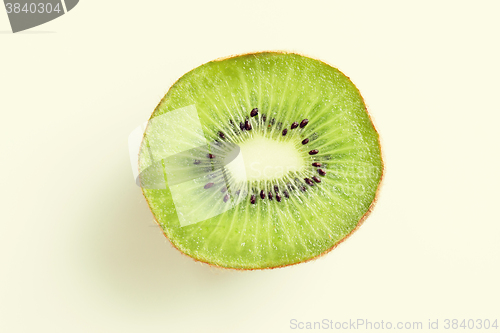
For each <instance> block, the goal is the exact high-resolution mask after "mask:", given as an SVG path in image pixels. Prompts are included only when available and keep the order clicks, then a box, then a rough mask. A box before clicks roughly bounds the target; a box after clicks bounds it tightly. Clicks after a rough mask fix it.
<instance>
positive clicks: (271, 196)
mask: <svg viewBox="0 0 500 333" xmlns="http://www.w3.org/2000/svg"><path fill="white" fill-rule="evenodd" d="M267 197H268V198H269V200H273V192H271V191H269V193H268V194H267Z"/></svg>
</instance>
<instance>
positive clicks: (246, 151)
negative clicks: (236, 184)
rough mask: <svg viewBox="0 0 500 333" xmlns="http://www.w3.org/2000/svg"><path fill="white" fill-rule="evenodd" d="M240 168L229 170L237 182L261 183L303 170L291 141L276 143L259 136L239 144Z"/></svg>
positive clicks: (302, 162) (298, 153)
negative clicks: (242, 166)
mask: <svg viewBox="0 0 500 333" xmlns="http://www.w3.org/2000/svg"><path fill="white" fill-rule="evenodd" d="M239 147H240V153H241V155H240V157H241V158H240V159H239V160H240V163H238V164H240V166H241V164H243V165H244V168H241V167H240V168H229V171H230V172H231V174H232V176H233V177H234V178H235V179H237V180H247V181H261V180H275V179H279V178H282V177H283V176H284V175H286V174H287V173H289V172H297V171H300V170H302V169H303V168H304V165H305V162H304V158H303V156H301V153H300V152H299V151H298V149H297V146H296V145H295V143H294V142H293V141H288V140H286V141H281V140H280V141H276V140H273V139H271V138H267V137H264V136H261V135H255V136H253V137H252V138H249V139H248V140H246V141H245V142H242V143H240V144H239Z"/></svg>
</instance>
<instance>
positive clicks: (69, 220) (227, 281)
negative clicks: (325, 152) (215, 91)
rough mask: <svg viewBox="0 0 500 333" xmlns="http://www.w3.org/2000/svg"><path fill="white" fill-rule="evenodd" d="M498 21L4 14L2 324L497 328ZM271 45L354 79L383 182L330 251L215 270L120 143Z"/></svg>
mask: <svg viewBox="0 0 500 333" xmlns="http://www.w3.org/2000/svg"><path fill="white" fill-rule="evenodd" d="M499 12H500V2H498V1H478V2H464V1H447V2H444V1H427V2H426V1H418V2H417V1H415V2H411V3H410V2H403V1H317V2H315V1H310V2H304V1H274V2H268V1H246V2H237V1H197V2H194V1H176V2H173V1H136V2H127V1H92V0H83V1H81V2H80V4H79V5H78V6H77V7H76V8H75V9H74V10H72V11H71V12H69V13H68V14H67V15H64V16H63V17H61V18H59V19H57V20H54V21H52V22H49V23H47V24H45V25H42V26H39V27H36V28H34V29H32V30H29V31H26V32H24V33H18V34H15V35H13V34H11V33H9V32H8V31H9V29H10V27H9V25H8V21H7V15H6V14H5V11H3V10H0V31H1V33H0V48H1V53H0V96H1V97H0V112H1V123H2V126H1V130H0V136H1V138H0V139H1V140H0V145H1V154H2V158H1V164H0V170H1V176H2V177H1V186H0V195H1V197H0V203H1V210H0V220H1V224H0V260H1V262H0V267H1V268H0V269H1V271H0V331H1V332H120V333H125V332H176V333H177V332H258V331H259V332H289V331H292V330H291V329H290V324H289V323H290V320H291V319H294V318H295V319H297V320H299V321H319V320H322V319H325V318H326V319H332V320H335V321H345V320H349V319H357V318H363V319H368V320H371V321H380V320H384V321H391V322H393V323H394V325H395V323H396V322H397V321H417V320H418V321H423V322H424V325H426V324H427V322H428V319H433V320H435V319H439V320H440V323H441V324H442V321H443V320H444V319H446V318H451V319H453V318H457V319H464V318H465V319H469V318H472V319H478V318H489V319H494V318H497V319H499V320H500V311H499V310H500V306H499V297H500V288H499V285H498V281H499V280H500V268H499V261H500V260H499V258H500V243H499V235H500V223H499V222H500V219H499V217H498V212H497V209H498V201H499V199H500V195H499V185H500V181H499V180H500V179H499V175H498V172H499V166H500V165H499V164H500V163H499V161H500V159H499V148H498V144H499V143H500V140H499V134H498V128H499V123H500V116H499V111H500V110H499V104H498V95H499V88H500V83H499V82H500V80H499V76H500V65H499V62H498V59H500V48H499V32H500V23H499V22H500V21H499V20H498V13H499ZM273 49H284V50H290V51H297V52H300V53H304V54H307V55H310V56H313V57H317V58H320V59H322V60H324V61H326V62H329V63H331V64H332V65H334V66H336V67H338V68H339V69H340V70H342V71H343V72H344V73H345V74H346V75H348V76H349V77H350V78H351V79H352V80H353V81H354V83H355V84H356V85H357V86H358V87H359V89H360V90H361V92H362V94H363V96H364V97H365V99H366V102H367V104H368V106H369V109H370V112H371V114H372V116H373V118H374V120H375V123H376V125H377V127H378V130H379V132H380V134H381V137H382V140H383V141H382V143H383V148H384V153H385V160H386V169H387V170H386V171H387V174H386V178H385V183H384V187H383V189H382V192H381V196H380V200H379V203H378V205H377V207H376V209H375V211H374V212H373V214H372V215H371V217H370V218H369V219H368V220H367V221H366V223H365V224H364V225H363V227H362V228H361V229H360V230H359V231H358V232H357V233H356V234H355V235H354V236H353V237H352V238H350V239H349V240H348V241H347V242H345V243H344V244H343V245H341V246H340V247H339V248H337V249H336V250H335V251H333V252H332V253H330V254H329V255H327V256H326V257H324V258H321V259H319V260H317V261H314V262H311V263H307V264H301V265H298V266H294V267H290V268H286V269H278V270H273V271H258V272H234V271H218V270H215V269H211V268H209V267H206V266H203V265H201V264H199V263H195V262H193V261H191V260H190V259H189V258H186V257H184V256H182V255H181V254H179V253H178V252H176V250H174V249H173V248H172V247H171V246H170V245H169V244H168V243H167V241H166V240H165V239H164V237H163V235H162V234H161V232H160V230H159V229H158V228H157V227H155V224H154V222H153V219H152V216H151V214H150V212H149V210H148V207H147V205H146V203H145V201H144V199H143V197H142V194H141V191H140V189H139V188H138V187H137V186H135V184H134V182H133V180H132V171H131V169H130V163H129V157H128V152H127V136H128V134H129V132H130V131H131V130H132V129H133V128H135V127H136V126H138V125H139V124H141V123H142V122H143V121H145V120H147V118H148V117H149V115H150V113H151V112H152V110H153V109H154V107H155V106H156V104H157V103H158V102H159V100H160V98H161V97H162V96H163V94H164V93H165V92H166V91H167V89H168V87H169V86H170V85H171V84H172V83H173V82H174V81H175V80H176V79H177V78H179V77H180V76H181V75H182V74H184V73H185V72H187V71H189V70H190V69H192V68H194V67H196V66H198V65H200V64H202V63H204V62H207V61H210V60H212V59H214V58H218V57H225V56H228V55H232V54H238V53H243V52H251V51H259V50H273Z"/></svg>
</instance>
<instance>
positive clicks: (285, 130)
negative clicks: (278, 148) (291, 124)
mask: <svg viewBox="0 0 500 333" xmlns="http://www.w3.org/2000/svg"><path fill="white" fill-rule="evenodd" d="M287 132H288V130H287V129H286V128H285V129H284V130H283V132H281V134H282V135H283V136H285V135H286V133H287Z"/></svg>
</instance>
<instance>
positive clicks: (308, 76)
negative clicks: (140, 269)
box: [139, 52, 383, 269]
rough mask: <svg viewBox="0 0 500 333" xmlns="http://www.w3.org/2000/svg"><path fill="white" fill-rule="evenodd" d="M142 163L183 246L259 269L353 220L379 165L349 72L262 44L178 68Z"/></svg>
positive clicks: (346, 229) (366, 202) (335, 240)
mask: <svg viewBox="0 0 500 333" xmlns="http://www.w3.org/2000/svg"><path fill="white" fill-rule="evenodd" d="M139 169H140V170H139V171H140V182H141V186H142V187H143V193H144V195H145V197H146V200H147V202H148V204H149V207H150V209H151V211H152V213H153V215H154V217H155V219H156V221H157V222H158V224H159V225H160V226H161V228H162V229H163V232H164V234H165V235H166V237H167V238H168V239H169V240H170V241H171V243H172V244H173V245H174V246H175V247H176V248H177V249H178V250H180V251H181V252H183V253H185V254H187V255H188V256H190V257H192V258H194V259H196V260H198V261H202V262H206V263H209V264H212V265H215V266H220V267H227V268H238V269H261V268H273V267H280V266H287V265H291V264H296V263H300V262H304V261H307V260H310V259H312V258H315V257H317V256H319V255H321V254H323V253H326V252H328V251H329V250H331V249H332V248H334V247H335V246H336V245H337V244H339V243H340V242H341V241H342V240H344V239H345V238H346V237H347V236H349V235H350V234H351V233H352V232H353V231H354V230H356V229H357V227H358V226H359V225H360V224H361V222H362V221H363V219H364V218H365V217H366V216H367V214H368V213H369V212H370V210H371V208H372V206H373V204H374V202H375V198H376V194H377V190H378V187H379V185H380V181H381V178H382V173H383V163H382V157H381V150H380V143H379V136H378V133H377V132H376V130H375V128H374V126H373V124H372V122H371V119H370V117H369V115H368V113H367V110H366V106H365V104H364V101H363V99H362V97H361V95H360V93H359V91H358V89H357V88H356V87H355V86H354V84H353V83H352V82H351V81H350V80H349V78H348V77H346V76H345V75H344V74H342V73H341V72H340V71H339V70H337V69H336V68H333V67H331V66H329V65H327V64H325V63H323V62H321V61H318V60H315V59H312V58H308V57H304V56H301V55H297V54H293V53H281V52H263V53H254V54H246V55H241V56H236V57H232V58H227V59H223V60H216V61H212V62H209V63H206V64H204V65H202V66H200V67H197V68H195V69H194V70H192V71H190V72H188V73H187V74H185V75H184V76H182V77H181V78H180V79H179V80H178V81H177V82H176V83H175V84H174V85H173V86H172V87H171V88H170V90H169V91H168V92H167V94H166V95H165V97H164V98H163V99H162V100H161V102H160V103H159V105H158V106H157V107H156V109H155V111H154V112H153V114H152V116H151V118H150V120H149V123H148V126H147V128H146V131H145V134H144V139H143V142H142V146H141V151H140V154H139Z"/></svg>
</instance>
